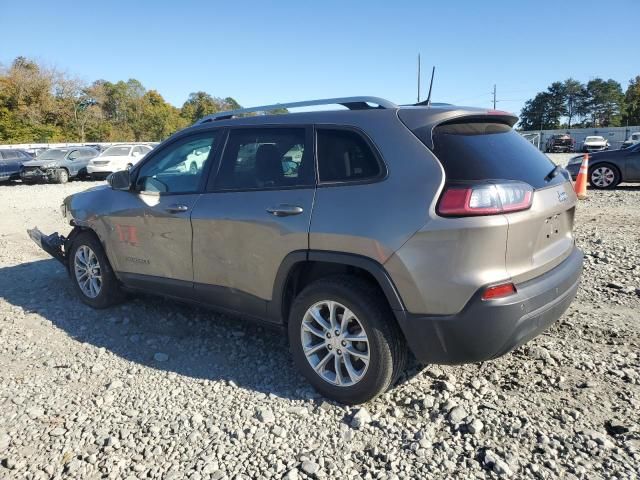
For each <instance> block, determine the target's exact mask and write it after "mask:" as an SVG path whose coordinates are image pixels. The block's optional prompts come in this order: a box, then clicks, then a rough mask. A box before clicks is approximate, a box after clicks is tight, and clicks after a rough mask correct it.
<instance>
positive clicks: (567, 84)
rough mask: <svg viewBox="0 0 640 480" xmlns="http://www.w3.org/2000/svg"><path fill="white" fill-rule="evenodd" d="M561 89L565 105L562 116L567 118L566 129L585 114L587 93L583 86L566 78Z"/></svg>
mask: <svg viewBox="0 0 640 480" xmlns="http://www.w3.org/2000/svg"><path fill="white" fill-rule="evenodd" d="M562 88H563V95H564V105H565V111H564V115H565V117H566V118H567V128H571V124H572V122H573V120H574V119H577V118H580V117H583V116H584V115H585V113H586V105H585V99H586V96H587V92H586V89H585V86H584V85H583V84H582V83H581V82H579V81H578V80H574V79H573V78H567V79H566V80H565V81H564V82H563V84H562Z"/></svg>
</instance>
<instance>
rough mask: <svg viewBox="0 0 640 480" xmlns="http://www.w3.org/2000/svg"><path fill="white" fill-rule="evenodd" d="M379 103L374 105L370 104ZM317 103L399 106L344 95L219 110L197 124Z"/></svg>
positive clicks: (352, 106) (358, 107)
mask: <svg viewBox="0 0 640 480" xmlns="http://www.w3.org/2000/svg"><path fill="white" fill-rule="evenodd" d="M371 103H372V104H374V105H377V107H372V106H371V105H369V104H371ZM315 105H343V106H345V107H347V108H348V109H349V110H367V109H369V108H374V109H375V108H398V106H397V105H396V104H395V103H393V102H390V101H389V100H385V99H384V98H379V97H342V98H325V99H322V100H305V101H303V102H290V103H276V104H274V105H261V106H258V107H250V108H241V109H239V110H230V111H228V112H218V113H212V114H211V115H207V116H206V117H202V118H201V119H200V120H198V121H197V122H196V123H195V124H196V125H198V124H201V123H206V122H211V121H214V120H227V119H229V118H233V117H235V116H238V115H242V114H245V113H252V112H268V111H269V110H277V109H280V108H297V107H312V106H315Z"/></svg>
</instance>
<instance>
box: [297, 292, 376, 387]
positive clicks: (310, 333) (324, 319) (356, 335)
mask: <svg viewBox="0 0 640 480" xmlns="http://www.w3.org/2000/svg"><path fill="white" fill-rule="evenodd" d="M300 340H301V342H302V349H303V352H304V355H305V357H306V358H307V361H308V362H309V365H311V367H312V368H313V369H314V370H315V372H316V373H317V374H318V376H320V378H322V379H323V380H324V381H326V382H328V383H330V384H332V385H336V386H339V387H348V386H352V385H355V384H356V383H358V382H359V381H360V380H362V378H363V377H364V375H365V373H366V372H367V368H368V367H369V362H370V348H369V338H368V337H367V332H366V331H365V329H364V327H363V326H362V323H361V322H360V320H359V319H358V317H357V316H356V315H355V314H354V313H353V312H352V311H351V310H349V309H348V308H347V307H345V306H344V305H342V304H341V303H338V302H335V301H332V300H322V301H320V302H317V303H315V304H314V305H312V306H311V307H309V309H308V310H307V311H306V313H305V315H304V318H303V320H302V328H301V330H300Z"/></svg>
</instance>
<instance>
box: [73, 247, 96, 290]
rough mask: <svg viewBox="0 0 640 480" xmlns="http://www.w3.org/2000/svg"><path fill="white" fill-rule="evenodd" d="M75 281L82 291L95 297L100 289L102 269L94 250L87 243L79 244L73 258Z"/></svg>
mask: <svg viewBox="0 0 640 480" xmlns="http://www.w3.org/2000/svg"><path fill="white" fill-rule="evenodd" d="M73 269H74V272H75V275H76V281H77V282H78V286H79V287H80V290H82V293H83V294H85V295H86V296H87V297H89V298H96V297H97V296H98V295H99V294H100V290H102V270H101V268H100V262H99V261H98V257H97V256H96V254H95V252H94V251H93V250H91V248H90V247H88V246H87V245H81V246H80V247H79V248H78V249H77V250H76V254H75V256H74V259H73Z"/></svg>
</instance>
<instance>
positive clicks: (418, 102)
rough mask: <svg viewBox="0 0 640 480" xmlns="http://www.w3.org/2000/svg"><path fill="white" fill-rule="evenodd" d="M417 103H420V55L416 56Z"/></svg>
mask: <svg viewBox="0 0 640 480" xmlns="http://www.w3.org/2000/svg"><path fill="white" fill-rule="evenodd" d="M418 103H420V54H418Z"/></svg>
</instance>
